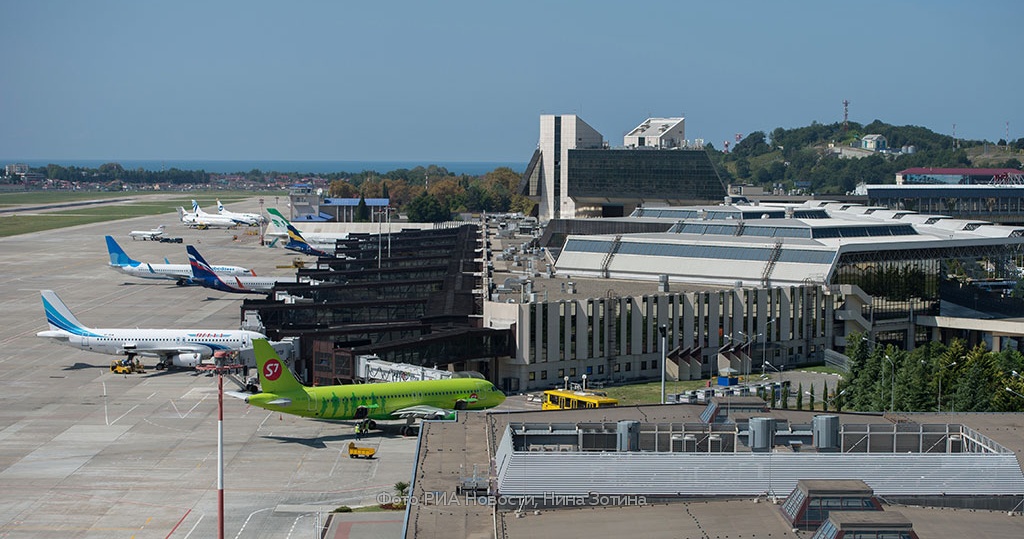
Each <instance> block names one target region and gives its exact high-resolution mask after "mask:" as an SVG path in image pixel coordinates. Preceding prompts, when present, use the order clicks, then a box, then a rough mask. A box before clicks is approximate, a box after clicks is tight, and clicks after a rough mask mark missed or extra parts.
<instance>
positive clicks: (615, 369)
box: [612, 363, 622, 372]
mask: <svg viewBox="0 0 1024 539" xmlns="http://www.w3.org/2000/svg"><path fill="white" fill-rule="evenodd" d="M621 368H622V366H621V365H619V364H618V363H616V364H615V365H612V372H619V370H620V369H621Z"/></svg>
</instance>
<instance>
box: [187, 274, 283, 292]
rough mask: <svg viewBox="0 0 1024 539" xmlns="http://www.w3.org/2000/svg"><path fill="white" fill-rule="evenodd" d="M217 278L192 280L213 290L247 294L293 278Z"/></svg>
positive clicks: (267, 290)
mask: <svg viewBox="0 0 1024 539" xmlns="http://www.w3.org/2000/svg"><path fill="white" fill-rule="evenodd" d="M220 277H221V278H219V279H196V278H193V280H194V281H196V282H198V283H199V284H201V285H203V286H205V287H206V288H212V289H214V290H220V291H221V292H237V293H248V294H266V293H267V292H270V291H271V289H273V288H274V285H275V284H277V283H278V282H282V281H284V282H292V283H294V282H295V280H294V279H291V278H280V279H278V278H276V277H242V276H233V277H228V276H223V275H221V276H220Z"/></svg>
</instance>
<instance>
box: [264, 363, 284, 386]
mask: <svg viewBox="0 0 1024 539" xmlns="http://www.w3.org/2000/svg"><path fill="white" fill-rule="evenodd" d="M279 376H281V362H280V361H278V360H277V359H276V358H272V359H270V360H269V361H267V364H266V365H264V366H263V377H264V378H266V379H267V380H271V381H273V380H277V378H278V377H279Z"/></svg>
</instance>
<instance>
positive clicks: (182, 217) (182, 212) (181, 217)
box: [178, 206, 185, 223]
mask: <svg viewBox="0 0 1024 539" xmlns="http://www.w3.org/2000/svg"><path fill="white" fill-rule="evenodd" d="M178 219H179V220H181V222H182V223H184V222H185V208H182V207H181V206H178Z"/></svg>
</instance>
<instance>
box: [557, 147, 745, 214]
mask: <svg viewBox="0 0 1024 539" xmlns="http://www.w3.org/2000/svg"><path fill="white" fill-rule="evenodd" d="M568 180H569V196H571V197H573V198H577V199H581V198H582V199H586V198H594V199H601V200H605V199H608V198H609V196H610V197H611V198H612V199H613V200H616V199H639V200H651V199H663V200H671V201H674V202H681V203H688V204H698V203H706V202H714V203H718V202H720V201H721V200H722V199H723V198H724V197H725V195H726V189H725V185H724V184H723V183H722V179H721V178H720V177H719V176H718V172H716V171H715V167H714V165H713V164H712V163H711V159H710V158H709V157H708V155H707V153H706V152H705V151H704V150H569V162H568Z"/></svg>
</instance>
